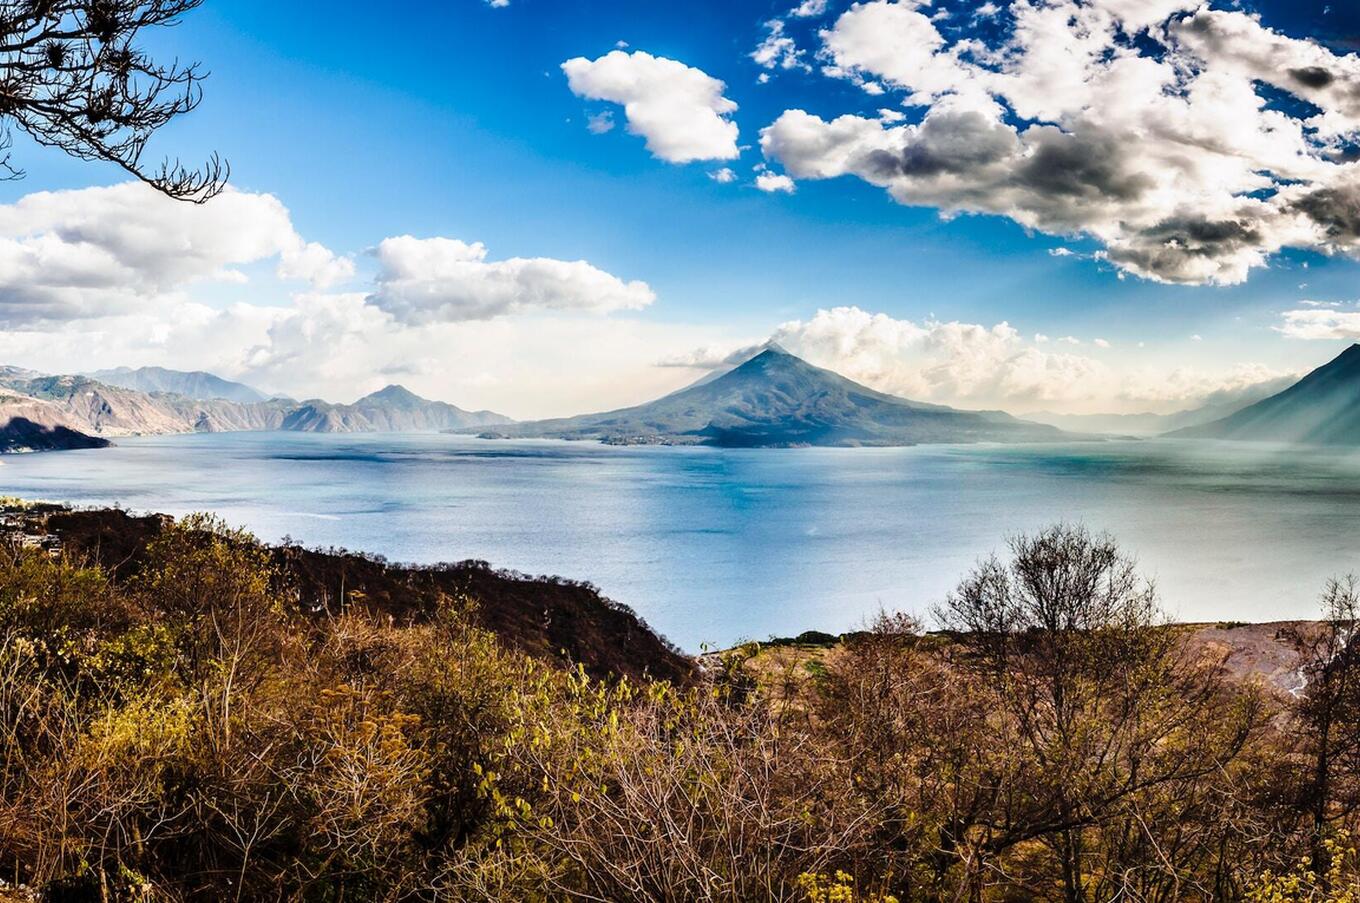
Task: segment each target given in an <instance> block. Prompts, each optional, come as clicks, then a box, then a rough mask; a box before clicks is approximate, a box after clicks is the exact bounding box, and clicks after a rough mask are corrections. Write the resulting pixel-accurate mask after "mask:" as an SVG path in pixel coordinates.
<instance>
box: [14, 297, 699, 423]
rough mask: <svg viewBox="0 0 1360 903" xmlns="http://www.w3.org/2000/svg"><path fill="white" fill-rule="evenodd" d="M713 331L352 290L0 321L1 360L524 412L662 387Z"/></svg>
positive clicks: (616, 401) (632, 400)
mask: <svg viewBox="0 0 1360 903" xmlns="http://www.w3.org/2000/svg"><path fill="white" fill-rule="evenodd" d="M712 335H713V333H712V328H711V327H703V328H700V327H697V326H692V325H688V324H684V323H674V322H668V323H652V322H648V321H645V320H640V319H638V318H620V317H597V316H580V315H573V314H552V313H547V314H541V315H538V316H535V317H532V318H517V317H500V318H497V319H494V320H479V321H468V322H459V323H443V322H431V323H425V324H419V325H412V324H408V323H404V322H402V321H400V320H398V319H396V318H395V317H393V316H392V315H391V314H389V313H387V312H386V311H383V310H381V309H380V308H377V307H374V306H373V305H372V304H369V303H368V301H367V297H366V295H365V294H364V293H362V292H343V293H323V292H301V293H297V294H295V295H293V296H290V297H285V298H280V299H278V303H270V304H266V303H235V304H230V305H227V306H226V307H222V308H218V307H215V306H211V305H207V304H202V303H198V302H193V301H189V302H183V303H180V304H177V305H175V306H173V307H172V308H170V309H169V310H167V311H165V312H159V313H156V314H151V313H137V314H128V315H122V316H117V317H108V318H101V319H94V320H83V321H80V322H78V323H72V324H70V325H69V326H68V327H67V328H64V329H62V330H60V331H55V332H53V331H39V330H31V329H12V330H0V361H4V362H5V363H13V364H16V365H19V366H28V367H32V368H34V369H38V370H41V371H43V372H65V373H70V372H81V371H88V370H92V369H98V368H102V367H112V366H123V365H127V366H134V367H135V366H143V365H158V366H166V367H174V368H177V369H184V370H192V369H205V370H209V371H212V372H214V373H219V374H221V375H223V376H226V377H230V378H234V379H240V380H243V381H245V382H247V383H249V384H251V385H255V386H258V387H260V388H262V389H264V390H266V391H270V392H279V393H284V394H287V395H290V396H292V397H294V398H318V397H319V398H325V399H328V400H332V401H350V400H353V399H355V398H358V397H359V396H361V395H365V394H367V393H369V392H372V391H374V390H375V389H379V388H382V386H384V385H386V384H388V383H391V382H400V383H402V384H404V385H406V386H407V387H408V388H410V389H412V390H413V391H415V392H417V393H419V394H421V395H424V396H425V397H427V398H437V399H443V400H446V401H450V402H453V403H455V404H458V405H460V406H462V407H467V408H490V409H492V410H497V411H501V412H504V413H506V414H509V415H511V416H515V417H520V418H534V417H549V416H565V415H569V414H579V413H581V412H583V411H587V410H599V409H601V408H609V407H622V406H624V405H628V404H636V403H639V402H642V401H647V400H650V399H651V398H655V397H657V396H659V395H662V394H665V393H666V392H669V391H671V390H673V389H674V388H675V387H676V382H677V379H682V378H684V377H683V376H681V375H679V374H678V373H677V371H674V370H661V369H659V368H655V367H652V366H651V364H652V363H653V362H654V361H655V360H656V359H657V358H658V357H663V356H666V355H668V354H673V353H675V352H676V351H677V350H679V349H681V348H687V347H692V346H695V345H698V344H701V343H703V342H704V341H706V340H708V339H711V337H712ZM582 349H589V351H590V353H588V354H583V353H582Z"/></svg>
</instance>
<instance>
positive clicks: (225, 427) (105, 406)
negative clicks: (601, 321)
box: [0, 367, 511, 451]
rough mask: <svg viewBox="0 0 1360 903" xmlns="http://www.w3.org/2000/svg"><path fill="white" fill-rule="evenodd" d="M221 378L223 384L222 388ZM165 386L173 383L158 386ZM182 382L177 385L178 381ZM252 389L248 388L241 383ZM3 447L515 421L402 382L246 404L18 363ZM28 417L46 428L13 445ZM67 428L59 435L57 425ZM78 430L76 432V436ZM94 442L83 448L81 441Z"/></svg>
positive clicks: (212, 388)
mask: <svg viewBox="0 0 1360 903" xmlns="http://www.w3.org/2000/svg"><path fill="white" fill-rule="evenodd" d="M163 372H164V373H170V374H172V375H176V376H187V377H193V378H194V379H192V380H191V381H190V382H189V383H186V384H185V385H186V386H187V387H190V388H192V387H193V386H194V385H197V386H199V387H200V389H201V391H203V392H208V393H212V392H217V391H219V390H220V389H221V388H222V386H223V385H225V386H226V387H228V388H229V387H230V386H232V385H235V386H241V384H239V383H235V384H233V383H230V382H229V381H227V380H219V381H218V382H213V380H217V377H212V375H211V374H205V375H206V376H209V377H212V378H211V379H210V380H199V379H197V375H196V374H178V373H177V371H163ZM219 383H220V384H221V385H219ZM158 384H160V385H166V384H172V383H166V382H162V383H158ZM176 384H177V383H176ZM241 388H243V389H247V390H249V391H252V392H253V391H254V390H250V389H249V387H248V386H241ZM0 389H2V390H4V391H0V451H28V450H34V451H37V450H46V448H48V447H50V448H61V447H94V446H98V445H107V444H108V443H107V441H106V437H118V436H131V435H162V434H173V433H196V432H197V433H217V432H238V431H246V430H289V431H294V432H364V433H370V432H396V431H439V430H449V429H455V428H484V427H488V426H498V425H502V424H507V423H510V422H511V421H510V419H509V418H508V417H504V416H502V415H500V414H496V413H494V412H492V411H465V410H463V409H462V408H459V407H457V406H455V405H451V404H448V403H446V402H442V401H430V400H428V399H425V398H421V397H420V396H419V395H416V394H415V393H414V392H411V391H409V390H407V389H405V388H402V387H401V386H388V387H387V388H385V389H382V390H380V391H378V392H374V393H372V394H371V395H366V396H364V397H363V398H361V399H359V400H358V401H356V402H355V403H354V404H350V405H345V404H332V403H330V402H326V401H321V400H319V399H313V400H310V401H304V402H298V401H293V400H292V399H287V398H270V399H265V400H260V401H250V402H240V401H232V400H229V399H224V398H216V397H214V398H207V399H200V398H195V397H192V396H189V395H184V394H179V393H172V392H168V391H159V390H158V391H156V392H154V393H148V392H144V391H140V390H137V389H129V388H124V387H121V386H115V385H110V384H107V383H104V382H102V381H100V380H97V379H93V378H91V377H88V376H71V375H66V376H45V375H39V374H35V373H34V372H33V371H28V370H22V369H20V368H15V367H0ZM18 420H24V421H27V422H29V423H31V424H35V425H37V426H38V427H41V428H43V429H45V430H47V432H42V431H41V430H40V431H35V430H33V429H31V428H20V426H21V425H16V426H15V427H14V428H13V429H11V430H10V436H11V439H10V440H9V441H8V442H7V441H6V440H5V438H4V436H5V434H4V432H2V431H3V430H4V429H5V427H4V425H5V424H6V423H10V422H16V423H17V421H18ZM57 429H60V430H64V431H67V432H61V433H53V432H52V430H57ZM70 433H74V435H70ZM87 441H88V443H93V445H88V444H87V445H81V444H80V443H82V442H87Z"/></svg>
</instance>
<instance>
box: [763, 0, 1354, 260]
mask: <svg viewBox="0 0 1360 903" xmlns="http://www.w3.org/2000/svg"><path fill="white" fill-rule="evenodd" d="M928 11H929V10H928V9H927V8H926V4H924V3H920V2H917V0H867V2H862V3H857V4H854V5H853V6H851V7H850V9H849V10H848V11H846V12H845V13H843V14H842V15H841V16H840V17H839V18H838V19H836V20H835V22H834V24H833V25H832V26H831V27H829V28H827V29H825V30H824V31H823V32H822V45H823V46H822V49H821V51H820V56H821V58H822V59H823V60H825V61H826V65H825V66H824V68H823V71H824V72H825V73H826V74H828V75H830V76H832V77H835V78H843V79H849V80H850V81H852V82H854V83H855V84H858V85H860V86H861V87H862V88H864V89H866V90H869V91H871V92H872V91H876V90H880V89H884V88H886V89H888V90H891V91H894V92H897V93H898V94H899V95H900V99H901V101H902V102H903V103H905V104H907V105H908V106H915V107H918V108H920V109H921V111H922V112H921V113H920V115H919V117H918V120H919V121H914V122H907V123H897V122H893V121H890V120H888V119H884V118H882V117H880V118H879V119H870V118H867V117H864V116H861V115H858V114H855V113H851V114H847V115H843V116H839V117H833V118H830V119H826V118H823V117H821V116H818V115H813V114H810V113H808V112H805V111H803V110H800V109H790V110H787V111H786V112H785V113H783V115H781V116H780V117H779V118H778V119H777V120H776V121H775V122H774V123H773V124H771V125H770V126H768V127H767V128H765V129H764V130H763V131H762V133H761V147H762V150H763V151H764V153H765V156H766V157H767V159H770V160H772V161H777V162H779V163H781V164H783V166H784V168H785V169H786V170H787V171H788V173H789V174H790V175H791V176H793V177H794V178H798V179H829V178H835V177H838V176H842V175H852V176H855V177H858V178H860V179H863V180H865V181H867V182H870V183H872V184H874V185H878V186H881V187H882V188H884V189H886V190H887V192H888V193H889V194H890V195H891V196H892V198H893V199H894V200H896V201H897V202H899V203H902V204H907V205H913V206H927V207H935V208H938V209H939V210H940V211H941V212H942V214H944V215H945V216H947V217H948V216H954V215H957V214H961V213H981V214H993V215H1000V216H1006V217H1009V218H1011V219H1013V220H1015V221H1016V222H1018V223H1020V224H1022V225H1024V226H1025V227H1026V228H1030V229H1035V230H1039V231H1043V232H1046V233H1049V234H1053V235H1062V236H1068V235H1072V236H1075V235H1085V236H1089V237H1091V238H1094V239H1095V240H1096V241H1098V242H1099V243H1100V244H1101V245H1103V250H1102V251H1100V252H1099V253H1098V254H1097V255H1096V256H1097V257H1099V258H1101V259H1103V260H1106V261H1108V262H1110V263H1112V264H1113V265H1114V266H1115V267H1117V268H1118V269H1119V270H1120V271H1121V272H1122V273H1128V274H1132V275H1137V276H1140V277H1144V278H1148V279H1154V280H1159V281H1164V282H1175V283H1187V284H1203V283H1213V284H1233V283H1239V282H1242V281H1243V280H1245V279H1246V278H1247V276H1248V274H1249V272H1250V271H1251V270H1252V269H1254V268H1257V267H1261V266H1265V265H1266V264H1267V263H1268V261H1269V259H1270V257H1271V255H1272V254H1274V253H1275V252H1277V251H1279V250H1280V249H1282V248H1288V247H1292V248H1305V249H1312V250H1317V251H1320V252H1323V253H1328V254H1348V255H1352V256H1357V257H1360V217H1356V216H1355V214H1354V211H1355V209H1356V207H1357V205H1360V162H1350V161H1349V159H1348V158H1347V157H1345V156H1344V155H1343V154H1341V151H1342V150H1343V149H1344V147H1345V146H1346V145H1345V141H1346V140H1349V139H1350V138H1353V137H1354V136H1356V135H1358V134H1360V54H1354V53H1352V54H1347V55H1340V54H1337V53H1334V52H1333V51H1330V50H1328V49H1327V48H1325V47H1323V46H1321V45H1319V44H1317V43H1315V42H1312V41H1307V40H1300V39H1295V38H1291V37H1288V36H1286V35H1283V34H1281V33H1279V32H1275V31H1272V30H1270V29H1268V28H1265V27H1264V26H1262V25H1261V23H1260V21H1259V20H1258V19H1257V18H1255V17H1253V16H1251V15H1249V14H1247V13H1244V12H1241V11H1230V10H1209V9H1207V8H1200V3H1199V2H1198V0H1015V2H1013V3H1012V4H1011V5H1010V7H1009V13H1010V15H1009V16H1008V17H1007V20H1006V21H1007V23H1008V30H1007V32H1006V33H1005V34H1004V35H1002V36H1001V38H1000V39H998V40H993V41H992V42H991V43H985V42H984V41H983V40H981V39H979V38H977V37H954V36H953V35H954V34H955V33H954V32H952V31H950V32H948V34H949V35H950V36H946V33H945V32H942V31H941V29H940V27H939V26H938V25H937V23H936V22H935V21H932V18H931V17H930V16H929V15H928V14H927V13H928ZM1133 35H1136V36H1138V40H1137V41H1133V40H1130V36H1133ZM1262 83H1265V84H1269V85H1271V86H1273V87H1274V88H1275V89H1279V90H1282V91H1285V92H1288V93H1291V94H1293V95H1295V96H1296V97H1298V98H1299V99H1301V100H1303V101H1307V102H1308V103H1311V104H1313V105H1315V106H1316V108H1317V111H1318V112H1308V111H1306V110H1304V111H1297V110H1296V111H1292V112H1286V111H1285V110H1283V109H1281V108H1280V107H1279V105H1278V104H1271V103H1267V100H1266V94H1267V92H1266V91H1265V89H1263V88H1262V87H1261V84H1262Z"/></svg>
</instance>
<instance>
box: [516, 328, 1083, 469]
mask: <svg viewBox="0 0 1360 903" xmlns="http://www.w3.org/2000/svg"><path fill="white" fill-rule="evenodd" d="M495 435H497V436H506V437H549V438H561V439H595V440H600V441H604V442H609V443H613V444H664V445H715V446H722V447H728V448H768V447H787V446H802V445H816V446H894V445H916V444H922V443H946V442H948V443H953V442H1040V441H1055V440H1058V439H1061V438H1064V437H1065V436H1067V437H1070V434H1065V433H1063V432H1062V431H1061V430H1059V429H1057V428H1056V427H1052V426H1046V425H1043V424H1037V423H1029V422H1027V421H1023V420H1018V419H1016V418H1014V417H1011V416H1010V415H1009V414H1004V413H1001V412H999V411H996V412H986V411H984V412H975V411H959V410H955V409H954V408H949V407H944V406H943V405H932V404H924V403H922V402H916V401H909V400H907V399H904V398H898V397H896V396H893V395H887V394H885V393H882V392H878V391H876V390H874V389H870V388H869V387H868V386H863V385H860V384H859V383H857V382H854V381H853V380H850V379H847V378H845V377H844V376H841V375H839V374H837V373H833V372H831V371H830V370H823V369H822V368H820V367H815V366H813V365H812V364H809V363H808V362H807V361H804V360H802V359H801V358H798V357H796V356H794V355H792V354H789V353H788V352H787V351H785V350H783V349H782V348H779V347H777V346H768V347H766V348H765V350H763V351H761V352H760V353H759V354H757V355H755V356H754V357H752V358H751V359H750V360H748V361H746V362H745V363H743V364H741V365H740V366H737V367H735V368H734V369H732V370H730V371H728V372H726V373H723V374H722V375H720V376H717V377H715V378H712V379H704V380H700V381H699V382H697V383H694V384H692V385H690V386H689V387H688V388H685V389H682V390H680V391H678V392H673V393H671V394H670V395H666V396H664V397H662V398H659V399H657V400H655V401H652V402H648V403H646V404H642V405H637V406H634V407H631V408H623V409H620V410H617V411H607V412H605V413H601V414H586V415H582V416H579V417H569V418H561V419H555V420H540V421H536V422H532V423H518V424H514V425H511V426H507V427H505V428H503V429H499V430H497V431H496V433H495Z"/></svg>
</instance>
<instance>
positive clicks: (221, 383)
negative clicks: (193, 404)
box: [86, 367, 269, 404]
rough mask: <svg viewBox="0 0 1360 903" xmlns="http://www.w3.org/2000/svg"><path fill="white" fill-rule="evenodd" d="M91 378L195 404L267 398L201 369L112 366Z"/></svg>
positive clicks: (90, 375) (123, 387)
mask: <svg viewBox="0 0 1360 903" xmlns="http://www.w3.org/2000/svg"><path fill="white" fill-rule="evenodd" d="M86 375H87V376H89V377H90V379H93V380H96V381H98V382H101V383H103V384H104V385H106V386H117V387H118V388H120V389H133V390H134V391H137V392H146V393H148V394H156V393H163V394H168V395H183V396H184V397H185V398H193V399H196V400H198V401H212V400H213V399H221V400H223V401H239V402H241V403H242V404H249V403H250V402H253V401H264V400H266V399H267V398H269V396H268V395H266V394H264V393H263V392H261V391H260V390H259V389H256V388H253V387H252V386H247V385H245V384H244V383H238V382H232V381H231V380H229V379H223V378H222V377H220V376H216V375H214V374H212V373H205V372H204V371H202V370H192V371H189V372H185V371H183V370H167V369H165V368H164V367H138V368H137V369H135V370H134V369H132V368H131V367H115V368H114V369H112V370H96V371H95V372H93V373H89V374H86Z"/></svg>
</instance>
